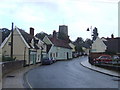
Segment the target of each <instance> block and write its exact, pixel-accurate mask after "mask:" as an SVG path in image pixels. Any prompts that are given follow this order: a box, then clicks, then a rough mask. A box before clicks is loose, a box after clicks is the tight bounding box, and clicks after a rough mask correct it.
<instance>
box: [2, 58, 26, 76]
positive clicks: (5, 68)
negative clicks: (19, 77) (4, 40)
mask: <svg viewBox="0 0 120 90" xmlns="http://www.w3.org/2000/svg"><path fill="white" fill-rule="evenodd" d="M23 66H24V60H20V61H10V62H4V63H2V76H4V75H5V74H7V73H10V72H12V71H14V70H17V69H20V68H22V67H23Z"/></svg>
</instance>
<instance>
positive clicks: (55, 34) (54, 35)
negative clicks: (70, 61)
mask: <svg viewBox="0 0 120 90" xmlns="http://www.w3.org/2000/svg"><path fill="white" fill-rule="evenodd" d="M53 38H57V32H56V31H55V30H54V31H53Z"/></svg>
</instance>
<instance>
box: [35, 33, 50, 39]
mask: <svg viewBox="0 0 120 90" xmlns="http://www.w3.org/2000/svg"><path fill="white" fill-rule="evenodd" d="M46 35H47V36H48V34H47V33H45V32H41V33H37V34H36V35H35V36H36V37H37V38H39V39H41V40H43V38H44V37H45V36H46Z"/></svg>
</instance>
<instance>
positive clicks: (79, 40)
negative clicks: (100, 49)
mask: <svg viewBox="0 0 120 90" xmlns="http://www.w3.org/2000/svg"><path fill="white" fill-rule="evenodd" d="M83 43H84V40H83V38H82V37H77V39H76V40H75V41H74V44H75V45H80V46H82V44H83Z"/></svg>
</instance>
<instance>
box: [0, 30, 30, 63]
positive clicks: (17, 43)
mask: <svg viewBox="0 0 120 90" xmlns="http://www.w3.org/2000/svg"><path fill="white" fill-rule="evenodd" d="M9 42H11V37H10V38H9V39H8V41H7V43H6V44H5V45H4V47H3V48H2V53H3V55H4V56H10V52H11V46H10V45H9ZM13 57H14V58H15V57H16V60H24V58H25V60H26V64H28V63H29V61H28V60H29V49H28V48H27V47H26V45H25V43H24V42H23V40H22V38H21V37H20V34H19V33H18V31H17V30H14V32H13Z"/></svg>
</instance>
